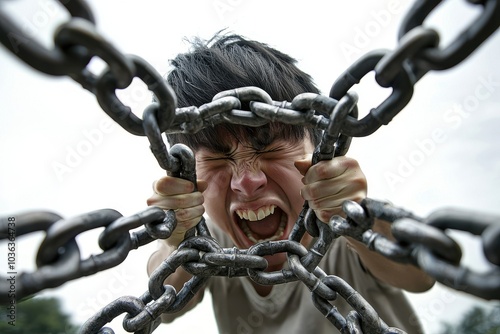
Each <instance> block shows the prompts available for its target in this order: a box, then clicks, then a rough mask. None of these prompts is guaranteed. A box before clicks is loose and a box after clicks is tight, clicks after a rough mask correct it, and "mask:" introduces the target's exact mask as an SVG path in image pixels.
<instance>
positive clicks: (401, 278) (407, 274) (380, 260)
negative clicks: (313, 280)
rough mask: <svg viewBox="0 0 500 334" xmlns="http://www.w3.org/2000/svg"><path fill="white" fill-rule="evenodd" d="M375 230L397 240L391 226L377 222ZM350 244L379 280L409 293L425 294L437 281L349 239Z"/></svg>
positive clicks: (416, 269) (411, 266)
mask: <svg viewBox="0 0 500 334" xmlns="http://www.w3.org/2000/svg"><path fill="white" fill-rule="evenodd" d="M373 230H374V231H375V232H378V233H380V234H383V235H384V236H385V237H387V238H389V239H391V240H395V239H394V237H393V236H392V234H391V231H390V224H388V223H387V222H383V221H376V222H375V224H374V226H373ZM347 239H348V241H349V244H350V245H351V246H352V248H354V250H355V251H356V252H357V253H358V255H359V257H360V259H361V262H362V263H363V265H364V266H365V268H366V269H367V270H368V271H369V272H370V273H371V274H372V275H373V276H374V277H375V278H377V279H378V280H380V281H382V282H384V283H387V284H389V285H392V286H394V287H397V288H401V289H404V290H406V291H409V292H423V291H427V290H428V289H430V288H431V287H432V286H433V285H434V283H435V280H434V279H433V278H432V277H430V276H429V275H427V274H426V273H425V272H423V271H422V270H421V269H419V268H417V267H415V266H413V265H411V264H402V263H398V262H395V261H392V260H390V259H388V258H386V257H385V256H383V255H381V254H379V253H377V252H374V251H371V250H370V249H368V248H367V247H366V245H365V244H363V243H361V242H359V241H357V240H355V239H353V238H350V237H348V238H347Z"/></svg>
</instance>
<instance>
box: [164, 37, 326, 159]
mask: <svg viewBox="0 0 500 334" xmlns="http://www.w3.org/2000/svg"><path fill="white" fill-rule="evenodd" d="M191 43H192V49H191V51H190V52H188V53H183V54H179V55H177V56H176V57H175V59H173V60H171V65H172V70H171V71H170V72H169V74H168V75H167V82H168V84H169V85H170V86H171V87H172V88H173V90H174V92H175V94H176V96H177V106H178V107H188V106H196V107H199V106H201V105H203V104H205V103H208V102H210V101H212V98H213V97H214V96H215V95H216V94H217V93H219V92H222V91H225V90H231V89H235V88H239V87H246V86H256V87H259V88H261V89H263V90H264V91H266V92H267V93H268V94H269V95H270V96H271V98H272V99H273V100H275V101H292V99H293V98H294V97H295V96H297V95H298V94H300V93H304V92H311V93H319V90H318V88H317V87H316V86H315V84H314V83H313V80H312V78H311V77H310V76H309V75H308V74H306V73H305V72H303V71H301V70H300V69H299V68H298V67H297V66H296V62H297V61H296V60H295V59H294V58H292V57H290V56H289V55H287V54H284V53H282V52H280V51H278V50H276V49H274V48H272V47H270V46H268V45H267V44H263V43H260V42H257V41H252V40H248V39H245V38H244V37H242V36H239V35H221V34H216V35H215V36H214V37H212V38H211V39H210V40H208V41H202V40H200V39H196V40H195V41H193V42H191ZM221 134H230V135H232V136H233V137H234V139H237V140H239V141H242V140H244V141H247V142H249V143H251V144H252V146H254V147H257V148H262V147H265V146H266V145H268V144H270V143H271V142H272V141H273V140H274V139H277V138H280V139H285V140H289V141H292V142H293V141H295V142H296V141H299V140H302V139H304V138H305V137H306V135H309V138H310V139H311V140H312V142H313V144H314V145H317V144H318V142H319V139H320V131H319V130H316V129H314V128H311V127H305V126H301V125H289V124H284V123H281V122H270V123H268V124H266V125H263V126H260V127H258V128H255V127H249V126H242V125H235V124H229V123H223V124H218V125H216V126H213V127H207V128H204V129H202V130H200V131H198V132H197V133H195V134H182V133H174V134H169V135H168V136H167V137H168V140H169V143H170V144H171V145H173V144H176V143H182V144H186V145H187V146H189V147H191V148H192V149H194V150H197V149H198V148H200V147H206V148H209V149H212V150H215V151H225V150H226V149H227V146H228V144H229V143H228V142H224V141H221V138H225V137H223V136H221Z"/></svg>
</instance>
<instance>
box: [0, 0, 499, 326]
mask: <svg viewBox="0 0 500 334" xmlns="http://www.w3.org/2000/svg"><path fill="white" fill-rule="evenodd" d="M440 2H441V1H440V0H426V1H416V2H415V4H414V5H413V7H412V8H411V9H410V10H409V12H408V13H407V15H406V17H405V18H404V20H403V23H402V24H401V27H400V32H399V44H398V46H397V47H396V49H395V50H392V51H390V50H375V51H372V52H370V53H367V54H366V55H365V56H363V57H361V58H360V59H359V60H358V61H356V62H355V63H353V64H352V65H351V66H350V67H349V68H348V69H346V71H345V72H344V73H342V74H341V75H340V76H339V77H338V78H337V80H335V82H334V83H333V85H332V87H331V90H330V94H329V96H323V95H318V94H313V93H303V94H299V95H297V96H296V97H295V98H294V99H293V100H292V101H290V102H289V101H281V102H278V101H273V100H272V99H271V97H270V96H269V95H268V94H267V93H266V92H265V91H263V90H261V89H259V88H257V87H243V88H237V89H234V90H230V91H225V92H221V93H219V94H217V95H216V96H214V98H213V100H212V101H211V102H209V103H207V104H204V105H202V106H200V107H194V106H191V107H186V108H176V97H175V94H174V93H173V91H172V90H171V88H170V87H169V86H168V85H167V84H166V82H165V80H164V79H163V78H162V76H161V75H160V74H159V73H158V72H157V71H156V70H155V69H154V68H153V67H152V66H151V65H149V64H148V63H147V62H146V61H145V60H143V59H142V58H139V57H137V56H135V55H124V54H122V53H121V52H120V51H119V50H118V49H117V48H115V47H114V46H113V45H112V44H111V43H110V42H109V41H107V40H106V39H105V38H104V37H103V36H102V35H100V34H99V33H98V32H97V30H96V27H95V20H94V16H93V14H92V12H91V10H90V8H88V6H87V5H86V3H85V2H83V1H81V0H73V1H60V3H61V4H62V5H63V6H64V7H65V8H66V10H67V11H68V12H69V13H70V15H71V18H70V20H69V21H68V22H66V23H64V24H62V25H61V26H60V27H59V28H58V29H57V30H56V32H55V34H54V48H53V49H47V48H45V47H43V46H42V44H41V43H39V42H37V41H36V40H34V39H32V38H31V37H29V36H26V35H25V34H23V33H22V31H21V29H19V27H17V26H16V24H15V22H14V21H13V20H12V19H11V18H10V17H9V16H8V15H6V14H5V13H4V12H3V10H2V7H1V5H2V4H0V41H1V42H2V44H3V45H4V46H5V47H7V48H8V49H9V50H10V51H11V52H12V53H14V54H15V55H17V56H18V57H19V58H20V59H21V60H23V61H24V62H26V63H27V64H29V65H30V66H32V67H33V68H34V69H36V70H39V71H42V72H44V73H47V74H49V75H54V76H64V75H67V76H69V77H71V78H72V79H73V80H74V81H76V82H78V83H79V84H80V85H81V86H82V87H83V88H84V89H87V90H88V91H90V92H92V93H93V94H94V95H95V96H96V98H97V101H98V102H99V105H100V106H101V107H102V109H103V110H104V111H105V112H106V113H107V114H108V115H109V116H110V117H111V118H112V119H113V120H114V121H115V122H117V123H118V124H119V125H120V126H121V127H123V128H124V129H125V130H126V131H128V132H130V133H131V134H133V135H139V136H147V138H148V139H149V142H150V148H151V151H152V153H153V154H154V156H155V157H156V159H157V161H158V164H159V165H160V167H161V168H163V169H165V170H166V171H167V172H168V174H169V175H172V176H176V177H182V178H185V179H187V180H190V181H191V182H193V183H194V184H195V185H196V172H195V159H194V154H193V152H192V151H191V150H190V149H189V148H188V147H186V146H184V145H174V146H172V147H171V148H170V149H169V150H168V149H167V146H166V145H165V143H164V141H163V139H162V137H161V134H162V133H196V132H198V131H200V130H201V129H203V128H205V127H209V126H215V125H217V124H220V123H232V124H240V125H245V126H252V127H258V126H262V125H264V124H267V123H269V122H283V123H287V124H295V125H304V126H312V127H315V128H317V129H320V130H324V132H323V137H322V140H321V143H320V144H319V145H318V147H316V149H315V151H314V154H313V161H312V162H313V163H317V162H319V161H322V160H328V159H332V158H333V157H335V156H341V155H345V154H346V153H347V151H348V149H349V145H350V142H351V139H352V137H362V136H368V135H371V134H372V133H374V132H375V131H377V129H379V128H380V127H381V126H382V125H387V124H388V123H389V122H390V121H391V120H392V119H393V118H394V117H395V116H396V115H397V114H398V113H399V112H400V111H401V110H402V109H403V108H404V107H405V106H406V105H407V104H408V102H409V101H410V99H411V97H412V95H413V87H414V85H415V84H416V83H417V81H418V80H420V79H421V78H422V77H423V76H424V75H425V74H426V73H428V72H429V71H431V70H444V69H448V68H450V67H453V66H455V65H457V64H458V63H460V62H461V61H463V60H464V59H465V58H467V57H468V56H469V55H470V54H471V53H472V52H473V51H474V50H475V49H477V48H478V47H479V46H480V44H481V43H482V42H483V41H485V40H486V39H487V38H488V37H489V36H490V35H491V34H492V33H493V32H494V31H495V30H496V29H497V28H498V26H499V24H500V21H499V20H498V17H500V9H499V5H498V1H497V0H483V1H469V2H470V3H472V4H474V5H475V6H481V7H482V14H481V15H480V16H479V18H478V19H477V20H476V21H474V23H472V24H471V25H470V26H469V27H468V28H467V29H466V31H465V32H466V33H462V34H459V35H458V37H457V38H456V40H455V41H453V42H452V43H450V44H449V45H448V46H447V47H445V48H440V47H439V33H438V32H436V31H435V30H433V29H429V28H425V27H424V26H423V23H424V21H425V19H426V18H427V16H428V15H429V14H430V13H431V12H432V11H433V9H434V8H435V7H436V6H438V5H439V3H440ZM93 57H99V58H101V59H102V60H103V61H104V62H105V63H106V64H107V65H108V66H107V69H105V70H104V71H103V73H101V74H100V75H95V74H93V73H91V72H90V70H89V69H88V68H87V66H88V64H89V62H90V60H91V59H92V58H93ZM371 71H374V72H375V79H376V82H377V83H378V84H379V85H380V86H381V87H386V88H392V93H391V95H390V96H389V97H387V98H386V100H385V101H383V102H382V103H381V104H380V105H379V106H377V107H375V108H373V109H372V110H371V111H370V112H369V113H368V114H367V115H366V116H364V117H363V118H361V119H358V109H357V106H356V102H357V95H356V94H355V93H353V92H351V88H352V87H353V86H354V85H355V84H358V83H359V82H360V80H361V79H362V78H363V77H364V76H365V75H366V74H367V73H369V72H371ZM136 77H137V78H139V79H140V80H142V81H143V82H144V83H145V84H146V85H147V86H148V88H149V90H151V91H152V92H153V95H154V102H153V103H151V104H150V105H149V106H148V107H146V108H145V110H144V113H143V115H142V117H143V118H142V119H140V118H139V117H137V116H136V115H135V114H134V113H132V111H131V108H130V107H128V106H126V105H124V104H123V103H122V102H121V101H120V100H119V99H118V97H117V96H116V94H115V91H116V89H125V88H127V87H128V86H129V85H130V83H131V82H132V80H133V79H134V78H136ZM244 106H247V107H244ZM244 108H248V109H249V110H245V109H244ZM343 210H344V212H345V213H346V217H345V218H343V217H340V216H333V217H332V218H331V220H330V223H329V224H324V223H322V222H320V221H319V220H318V219H317V218H316V216H315V214H314V211H313V210H311V209H310V208H309V207H308V204H307V202H305V203H304V206H303V209H302V211H301V213H300V215H299V218H298V220H297V222H296V224H295V225H294V227H293V229H292V231H291V233H290V237H289V239H288V240H280V241H267V242H263V243H258V244H255V245H253V246H252V247H250V248H249V249H237V248H222V247H220V245H219V243H218V242H217V240H215V239H214V238H212V237H211V235H210V233H209V230H208V228H207V226H206V223H205V221H204V219H202V220H201V221H200V223H199V224H198V225H197V226H196V228H193V229H192V230H190V231H188V232H187V233H186V239H185V240H184V241H183V242H182V243H181V245H180V246H179V248H178V249H177V250H176V251H174V252H173V253H172V254H171V255H170V256H169V257H168V258H167V259H165V260H164V261H163V262H162V263H161V265H160V266H159V267H158V268H157V269H156V270H155V271H154V272H153V273H152V275H151V277H150V280H149V287H148V291H146V292H145V293H144V294H143V295H142V296H140V297H139V298H136V297H121V298H119V299H117V300H115V301H114V302H112V303H110V304H109V305H107V306H106V307H104V308H103V309H102V310H100V311H99V312H98V313H96V314H95V315H94V316H93V317H92V318H90V319H89V320H88V321H87V322H86V323H85V324H84V325H83V326H82V327H81V328H80V333H97V332H99V333H114V332H113V330H111V329H109V328H107V327H104V326H105V325H106V324H107V323H108V322H110V321H112V320H113V319H114V318H116V317H118V316H120V315H121V314H123V313H125V319H124V322H123V327H124V328H125V329H126V330H127V331H129V332H135V333H151V332H152V331H154V329H155V328H156V327H157V326H158V325H159V322H160V315H161V314H162V313H171V312H176V311H178V310H180V309H182V308H183V307H184V306H185V305H186V304H187V303H188V302H189V301H190V300H191V298H192V297H193V296H194V295H195V293H196V292H197V291H198V290H199V289H201V288H203V286H204V284H205V282H206V281H207V280H208V279H209V277H211V276H228V277H235V276H248V277H250V279H252V280H253V281H255V282H256V283H259V284H264V285H273V284H282V283H286V282H291V281H297V280H300V281H301V282H303V283H304V284H305V285H306V286H307V287H308V288H309V289H310V290H311V294H312V298H313V303H314V305H315V306H316V307H317V308H318V310H319V311H320V312H322V313H323V314H324V315H325V317H326V318H327V319H328V320H329V321H330V322H332V324H333V325H334V326H335V327H336V328H337V329H339V331H340V332H341V333H363V332H364V333H404V332H403V331H402V330H400V329H397V328H391V327H388V326H387V324H385V323H384V322H383V320H382V319H380V318H379V316H378V314H377V313H376V311H375V310H374V309H373V308H372V307H371V305H369V304H368V302H367V301H366V300H364V298H363V297H362V296H361V295H360V294H359V293H357V292H356V291H355V290H354V289H353V288H352V287H351V286H349V285H348V284H347V283H346V282H345V281H343V280H342V278H340V277H337V276H333V275H327V274H326V273H325V272H323V270H322V269H321V268H319V267H318V264H319V262H320V261H321V259H322V258H323V256H324V255H325V254H326V252H327V250H328V249H329V247H330V244H331V243H332V241H333V240H334V239H335V238H338V237H340V236H350V237H352V238H354V239H356V240H359V241H361V242H363V243H364V244H365V245H366V246H367V247H368V248H369V249H371V250H373V251H376V252H378V253H380V254H382V255H383V256H385V257H387V258H389V259H391V260H393V261H397V262H401V263H410V264H412V265H415V266H417V267H419V268H421V269H422V270H423V271H425V272H426V273H428V274H429V275H430V276H432V277H434V278H435V279H437V280H438V281H439V282H441V283H443V284H445V285H448V286H450V287H452V288H454V289H457V290H460V291H464V292H467V293H470V294H473V295H476V296H479V297H481V298H484V299H497V300H498V299H500V256H499V254H500V225H499V223H498V222H499V218H500V217H496V216H487V215H484V214H480V213H472V212H463V211H460V210H438V211H436V212H434V213H433V214H431V215H430V216H429V217H427V218H420V217H418V216H415V215H414V214H413V213H411V212H409V211H406V210H403V209H401V208H397V207H394V206H392V205H390V204H389V203H386V202H380V201H376V200H372V199H369V198H366V199H365V200H363V201H362V202H361V203H360V204H358V203H355V202H351V201H346V202H345V203H344V206H343ZM16 217H17V218H16V222H17V225H16V234H17V235H18V236H20V235H23V234H29V233H32V232H35V231H44V232H45V233H46V235H45V238H44V240H43V241H42V243H41V244H40V246H39V248H38V252H37V255H36V264H37V269H36V271H34V272H32V273H22V274H20V275H19V276H18V280H17V281H16V283H17V286H16V289H17V291H16V294H17V296H18V297H19V298H24V297H27V296H29V295H32V294H35V293H37V292H39V291H41V290H44V289H47V288H53V287H57V286H60V285H62V284H64V283H65V282H67V281H69V280H73V279H76V278H80V277H83V276H87V275H92V274H94V273H96V272H99V271H102V270H106V269H108V268H111V267H114V266H116V265H118V264H120V263H121V262H122V261H123V260H124V259H125V258H126V257H127V255H128V253H129V252H130V251H131V250H132V249H137V248H139V247H141V246H143V245H145V244H147V243H149V242H151V241H153V240H155V239H166V238H168V237H170V235H171V233H172V231H173V230H174V229H175V227H176V224H177V222H176V220H175V214H174V212H173V211H171V210H169V211H163V210H161V209H159V208H156V207H151V208H148V209H146V210H144V211H142V212H140V213H138V214H136V215H134V216H131V217H123V216H122V215H121V214H120V213H118V212H117V211H115V210H111V209H105V210H97V211H94V212H90V213H86V214H83V215H80V216H77V217H74V218H71V219H62V217H60V216H58V215H56V214H54V213H50V212H33V213H22V214H18V215H16ZM375 219H381V220H384V221H387V222H389V223H390V224H391V231H392V234H393V235H394V237H395V240H389V239H387V238H386V237H385V236H383V235H381V234H378V233H376V232H374V231H373V230H372V229H371V228H372V226H373V222H374V220H375ZM101 227H104V231H103V232H102V233H101V234H100V236H99V246H100V248H101V249H102V250H103V252H102V253H101V254H97V255H92V256H91V257H90V258H88V259H85V260H81V259H80V248H79V246H78V243H77V241H76V237H77V236H78V235H79V234H81V233H84V232H86V231H89V230H92V229H95V228H101ZM139 227H142V229H140V230H139V231H131V230H133V229H137V228H139ZM448 230H460V231H465V232H468V233H470V234H472V235H477V236H480V237H481V241H482V246H483V250H484V254H485V257H486V259H487V260H488V261H489V262H490V263H491V264H492V266H491V267H492V268H491V270H490V272H488V273H476V272H473V271H472V270H470V269H469V268H466V267H464V266H462V265H461V264H460V261H461V257H462V253H461V249H460V247H459V245H458V243H457V242H456V241H455V240H454V239H452V238H451V237H450V236H449V235H448V233H446V231H448ZM305 233H309V234H310V235H311V236H313V237H316V238H317V239H316V241H315V243H314V245H313V246H311V247H310V249H306V248H305V247H304V246H303V245H301V244H300V243H299V241H300V240H301V238H302V237H303V236H304V234H305ZM8 235H9V230H8V219H7V217H5V218H1V220H0V240H1V239H6V238H7V237H8ZM276 253H285V254H286V255H287V258H288V264H289V268H288V269H283V270H281V271H276V272H267V271H265V269H266V267H267V261H266V260H265V258H264V256H266V255H271V254H276ZM180 266H182V267H183V268H184V269H185V270H186V271H188V272H189V273H191V274H192V275H193V277H192V278H191V279H190V280H189V281H188V282H187V283H186V284H185V285H184V287H183V288H182V289H181V290H180V291H179V292H177V291H176V290H175V289H174V288H173V287H172V286H169V285H163V282H164V281H165V279H166V278H167V277H168V276H169V275H171V274H172V273H173V272H174V271H175V270H176V268H178V267H180ZM0 290H2V291H4V290H8V282H7V280H6V278H5V277H2V276H0ZM339 295H340V296H341V297H342V298H344V299H345V300H346V301H347V302H348V303H349V304H350V305H351V306H352V308H353V310H352V311H351V312H350V313H349V314H348V315H347V316H346V317H345V318H344V317H343V315H341V314H340V313H339V312H338V311H337V309H336V308H335V307H334V306H333V305H332V304H331V303H330V302H331V301H333V300H335V299H336V298H338V296H339ZM6 296H7V294H3V295H2V297H0V302H1V303H7V302H8V300H6V299H5V298H6Z"/></svg>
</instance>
